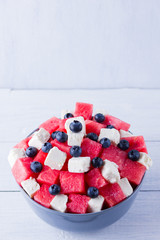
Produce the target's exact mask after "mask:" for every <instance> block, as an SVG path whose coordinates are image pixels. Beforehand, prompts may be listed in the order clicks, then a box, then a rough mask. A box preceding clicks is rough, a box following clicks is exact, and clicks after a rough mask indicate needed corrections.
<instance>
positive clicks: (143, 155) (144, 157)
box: [138, 152, 152, 169]
mask: <svg viewBox="0 0 160 240" xmlns="http://www.w3.org/2000/svg"><path fill="white" fill-rule="evenodd" d="M138 162H139V163H141V164H143V165H144V166H145V167H146V168H147V169H149V168H150V167H151V166H152V159H151V158H150V157H149V156H148V154H147V153H144V152H140V158H139V160H138Z"/></svg>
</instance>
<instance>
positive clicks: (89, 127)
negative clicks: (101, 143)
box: [85, 120, 106, 135]
mask: <svg viewBox="0 0 160 240" xmlns="http://www.w3.org/2000/svg"><path fill="white" fill-rule="evenodd" d="M85 124H86V133H87V134H88V133H91V132H93V133H95V134H97V135H99V134H100V131H101V128H105V127H106V125H104V124H101V123H98V122H95V121H92V120H85Z"/></svg>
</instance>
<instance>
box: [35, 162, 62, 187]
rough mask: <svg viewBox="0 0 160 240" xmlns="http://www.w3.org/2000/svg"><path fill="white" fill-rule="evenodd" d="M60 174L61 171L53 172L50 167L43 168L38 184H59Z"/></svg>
mask: <svg viewBox="0 0 160 240" xmlns="http://www.w3.org/2000/svg"><path fill="white" fill-rule="evenodd" d="M59 173H60V171H58V170H55V169H53V170H52V169H51V168H50V167H48V166H43V169H42V171H41V172H40V174H39V175H38V178H37V182H39V183H40V184H43V183H45V184H48V185H52V184H57V183H58V179H59Z"/></svg>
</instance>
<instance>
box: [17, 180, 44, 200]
mask: <svg viewBox="0 0 160 240" xmlns="http://www.w3.org/2000/svg"><path fill="white" fill-rule="evenodd" d="M21 185H22V187H23V189H24V190H25V191H26V193H27V194H28V195H29V196H30V197H31V198H33V196H34V194H35V193H36V192H37V191H38V190H39V189H40V185H39V184H38V183H37V182H36V180H35V178H32V177H30V178H29V179H27V180H25V181H22V182H21Z"/></svg>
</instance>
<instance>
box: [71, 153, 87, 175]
mask: <svg viewBox="0 0 160 240" xmlns="http://www.w3.org/2000/svg"><path fill="white" fill-rule="evenodd" d="M90 163H91V159H90V157H72V158H70V159H69V161H68V171H69V172H74V173H84V172H88V170H89V168H90Z"/></svg>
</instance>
